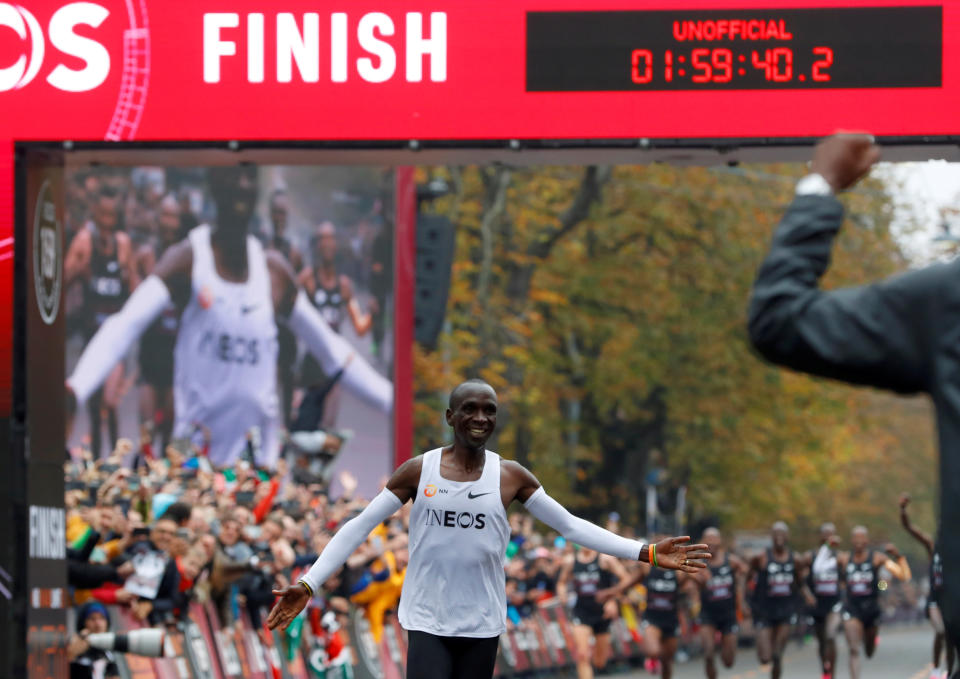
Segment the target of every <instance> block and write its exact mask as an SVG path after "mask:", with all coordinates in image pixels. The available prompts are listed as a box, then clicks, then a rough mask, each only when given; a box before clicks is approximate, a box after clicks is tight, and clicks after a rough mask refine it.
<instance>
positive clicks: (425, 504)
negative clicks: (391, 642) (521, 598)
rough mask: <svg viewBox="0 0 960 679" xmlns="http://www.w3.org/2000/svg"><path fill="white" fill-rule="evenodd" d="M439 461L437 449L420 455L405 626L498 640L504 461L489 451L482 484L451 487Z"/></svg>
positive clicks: (502, 619)
mask: <svg viewBox="0 0 960 679" xmlns="http://www.w3.org/2000/svg"><path fill="white" fill-rule="evenodd" d="M440 454H441V449H439V448H437V449H436V450H431V451H430V452H428V453H424V454H423V467H422V469H421V471H420V484H419V485H418V486H417V495H416V498H415V499H414V502H413V509H412V510H411V512H410V563H409V565H408V566H407V572H406V576H405V577H404V580H403V593H402V595H401V597H400V611H399V616H400V624H401V625H403V627H404V628H405V629H407V630H414V631H418V632H427V633H429V634H436V635H438V636H443V637H475V638H490V637H496V636H499V635H501V634H503V633H504V632H505V631H506V619H507V592H506V578H505V576H504V573H503V565H504V561H505V559H506V552H507V543H508V542H509V540H510V525H509V523H508V522H507V512H506V510H505V509H504V508H503V500H501V499H500V456H499V455H497V454H496V453H494V452H491V451H489V450H488V451H487V452H486V460H485V461H484V465H483V473H482V475H481V476H480V478H479V479H478V480H477V481H448V480H447V479H445V478H442V477H441V476H440Z"/></svg>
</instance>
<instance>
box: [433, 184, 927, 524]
mask: <svg viewBox="0 0 960 679" xmlns="http://www.w3.org/2000/svg"><path fill="white" fill-rule="evenodd" d="M802 171H803V168H801V167H799V166H790V165H781V166H773V167H771V166H765V167H750V168H746V169H728V168H676V167H665V166H638V167H633V166H630V167H627V166H623V167H616V168H612V169H610V168H600V167H591V168H582V167H546V168H515V169H509V168H505V167H469V168H444V167H438V168H421V169H420V170H419V172H420V174H421V178H422V179H425V178H426V177H427V176H441V177H444V178H445V179H447V180H448V181H449V182H451V183H452V185H453V186H454V187H455V191H454V192H453V193H452V194H451V195H450V196H447V197H445V198H443V199H442V200H439V201H437V202H436V203H435V205H434V206H433V209H435V210H436V211H438V212H442V213H445V214H448V215H449V216H450V217H451V218H452V219H453V220H454V222H455V223H456V224H457V225H458V231H457V253H456V260H455V265H454V272H453V282H452V284H451V290H450V301H449V307H448V317H447V330H446V332H445V333H444V334H443V336H442V338H441V341H440V344H439V347H438V349H437V350H436V351H435V352H433V353H429V354H428V353H425V352H423V351H419V350H418V352H417V354H416V356H415V376H416V391H417V403H416V408H415V417H416V437H417V440H416V443H417V446H418V448H419V449H426V448H427V447H429V446H431V445H434V444H436V443H438V442H440V441H443V440H444V439H445V436H446V431H445V428H444V426H443V423H442V419H441V418H440V416H439V415H440V414H441V413H442V411H443V408H444V407H445V400H446V395H447V390H448V389H449V388H451V387H452V386H453V385H454V384H455V383H457V382H458V381H459V380H461V379H466V378H469V377H475V376H479V377H482V378H484V379H486V380H487V381H489V382H490V383H491V384H492V385H493V386H494V387H495V388H496V389H497V391H498V393H499V396H500V400H501V409H502V412H501V421H500V433H499V436H498V439H497V440H496V441H495V442H494V446H493V447H495V448H496V449H498V450H500V451H501V452H502V453H503V454H505V455H507V456H509V457H514V458H515V459H517V460H519V461H521V462H522V463H524V464H528V465H530V466H531V467H532V468H533V469H534V470H535V472H536V474H537V476H538V477H539V478H540V479H541V481H542V482H543V483H544V484H545V485H546V486H547V487H548V488H550V491H551V493H552V494H554V495H555V496H557V497H559V498H560V499H561V500H562V501H564V502H565V503H566V504H567V505H568V506H570V507H571V508H574V509H576V510H577V511H579V512H580V513H581V514H584V515H586V516H593V517H597V516H599V515H600V514H601V512H603V511H608V510H610V509H614V508H615V509H617V510H618V511H620V513H621V514H622V515H623V516H624V517H625V520H626V521H627V522H628V523H630V522H632V523H634V524H635V525H638V526H642V523H641V518H642V513H643V501H642V498H643V493H644V479H645V476H646V474H647V472H648V471H649V470H650V469H651V468H653V467H664V468H665V469H666V470H667V471H668V477H667V479H668V481H667V482H668V484H674V485H678V484H681V483H686V484H687V485H688V487H689V489H690V490H689V506H690V516H691V519H693V520H694V521H696V519H698V518H702V519H704V520H707V519H709V520H710V521H719V522H720V523H721V524H723V525H724V526H725V527H727V528H729V529H764V528H766V527H768V526H769V524H770V523H771V522H772V521H773V520H775V519H776V518H782V519H784V520H787V521H788V522H791V524H792V525H793V526H794V533H795V535H798V537H800V538H803V537H812V535H813V533H814V531H815V530H816V527H817V526H818V525H819V523H821V522H822V521H825V520H833V521H835V522H836V523H837V524H838V527H839V528H841V530H842V529H844V528H845V527H849V526H851V525H853V524H855V523H858V522H866V523H868V524H869V525H871V526H872V527H874V534H875V537H878V538H880V537H890V538H896V539H899V541H900V542H901V543H906V538H905V536H904V535H903V534H902V533H901V532H899V530H898V529H897V528H896V519H897V512H896V499H897V495H898V493H899V491H900V490H901V489H905V490H910V491H911V492H913V493H914V495H915V496H916V497H918V499H919V500H923V499H927V500H929V499H930V490H929V489H930V488H931V487H932V478H933V455H934V444H933V436H932V431H931V426H930V423H929V417H930V414H929V408H928V407H927V405H926V404H925V402H923V401H917V400H904V399H899V398H896V397H893V396H888V395H884V394H878V393H873V392H869V391H865V390H854V389H851V388H849V387H846V386H842V385H838V384H834V383H828V382H824V381H819V380H813V379H810V378H807V377H805V376H800V375H796V374H791V373H787V372H785V371H781V370H778V369H775V368H772V367H770V366H768V365H766V364H765V363H763V362H762V361H761V360H759V359H758V358H757V357H756V356H755V354H753V352H752V350H751V349H750V347H749V344H748V342H747V338H746V308H747V300H748V297H749V291H750V286H751V284H752V281H753V276H754V274H755V272H756V270H757V267H758V266H759V264H760V261H761V259H762V257H763V255H764V254H765V252H766V249H767V246H768V244H769V240H770V237H771V234H772V232H773V230H774V227H775V226H776V223H777V220H778V219H779V216H780V214H781V213H782V211H783V208H784V207H785V206H786V204H787V203H788V202H789V200H790V198H791V195H792V191H793V184H794V181H795V179H796V178H797V177H799V175H800V174H801V173H802ZM846 201H847V202H848V204H849V207H850V212H851V213H852V214H855V215H856V216H857V219H856V222H855V223H854V222H853V221H852V220H848V223H847V226H846V228H844V230H843V231H842V234H841V236H840V238H839V239H838V242H837V245H836V248H835V254H834V261H833V264H832V267H831V271H830V273H829V275H828V276H827V279H826V281H825V284H826V286H828V287H835V286H843V285H852V284H857V283H862V282H865V281H869V280H874V279H876V278H879V277H882V276H885V275H888V274H890V273H892V272H894V271H896V270H899V269H901V268H903V267H904V266H905V262H904V261H903V258H902V256H901V254H900V251H899V249H898V248H897V245H896V243H895V241H894V240H893V238H892V236H891V233H890V222H891V219H892V201H891V200H890V198H889V196H888V195H887V194H886V193H885V192H884V190H883V187H882V186H881V185H879V184H878V183H867V184H865V185H864V186H863V187H862V188H861V189H860V190H858V191H857V192H855V193H852V194H851V195H849V196H848V197H847V198H846ZM924 496H925V498H924ZM917 505H919V506H924V505H923V503H922V502H918V503H917ZM919 506H918V507H917V512H918V514H917V521H918V523H924V519H927V520H928V522H927V523H928V525H929V517H930V516H932V514H931V513H929V512H928V513H927V514H926V516H924V515H923V514H921V513H919ZM926 506H928V507H929V503H927V505H926Z"/></svg>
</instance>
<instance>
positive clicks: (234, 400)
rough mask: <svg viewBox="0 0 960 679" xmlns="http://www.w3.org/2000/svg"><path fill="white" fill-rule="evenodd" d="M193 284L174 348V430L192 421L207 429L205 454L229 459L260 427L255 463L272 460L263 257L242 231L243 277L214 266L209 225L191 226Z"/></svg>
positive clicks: (270, 348)
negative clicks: (224, 274)
mask: <svg viewBox="0 0 960 679" xmlns="http://www.w3.org/2000/svg"><path fill="white" fill-rule="evenodd" d="M189 238H190V245H191V246H192V249H193V270H192V279H193V286H192V291H191V294H190V301H189V303H188V304H187V306H186V308H185V309H184V311H183V316H182V317H181V319H180V331H179V333H178V334H177V343H176V347H175V349H174V380H173V390H174V400H173V402H174V411H175V418H174V435H175V436H184V437H189V436H190V435H191V433H192V432H193V429H194V426H195V423H197V422H200V423H202V424H204V425H205V426H207V427H208V428H209V429H210V436H211V438H210V462H211V463H212V464H213V465H215V466H217V467H223V466H227V465H232V464H233V463H234V462H236V460H237V459H238V457H239V456H240V454H241V453H242V451H243V449H244V448H245V446H246V444H247V435H248V433H249V432H250V431H251V430H252V429H253V428H254V427H257V428H259V430H260V441H261V450H260V455H259V456H258V457H259V459H258V460H257V463H258V464H267V465H268V466H271V465H270V460H275V459H276V448H277V446H278V445H279V444H278V441H277V436H276V423H277V418H278V416H279V406H278V403H277V323H276V319H275V318H274V314H273V298H272V295H271V288H270V276H269V272H268V271H267V260H266V256H265V255H264V253H263V248H262V247H261V246H260V243H259V241H257V239H256V238H254V237H253V236H247V262H248V275H247V280H246V281H245V282H243V283H232V282H229V281H225V280H223V279H222V278H220V276H219V275H218V274H217V269H216V266H215V264H214V261H213V249H212V248H211V247H210V227H209V226H207V225H202V226H198V227H196V228H195V229H193V230H191V231H190V235H189Z"/></svg>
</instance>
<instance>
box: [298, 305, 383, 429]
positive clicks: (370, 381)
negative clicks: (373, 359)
mask: <svg viewBox="0 0 960 679" xmlns="http://www.w3.org/2000/svg"><path fill="white" fill-rule="evenodd" d="M287 326H288V327H289V328H290V330H291V331H292V332H293V333H294V334H295V335H296V336H297V337H299V338H300V339H302V340H303V341H304V342H305V343H306V345H307V349H309V350H310V353H311V354H313V356H314V358H316V359H317V361H319V362H320V367H321V368H323V371H324V372H325V373H326V374H327V375H328V376H333V375H334V374H336V373H337V371H339V370H343V375H342V376H341V377H340V381H341V382H343V384H344V386H345V387H346V388H347V389H348V390H349V391H350V392H352V393H353V394H354V395H355V396H358V397H359V398H361V399H363V400H364V401H366V402H367V403H369V404H370V405H372V406H374V407H375V408H378V409H379V410H380V411H382V412H385V413H390V412H391V411H392V410H393V385H392V384H391V383H390V381H389V380H388V379H386V378H385V377H384V376H383V375H381V374H380V373H378V372H377V371H376V370H374V369H373V367H372V366H371V365H370V364H369V363H367V362H366V360H364V358H363V357H362V356H360V355H359V354H358V353H356V352H355V351H354V350H353V347H351V346H350V344H349V343H348V342H347V341H346V340H345V339H343V337H341V336H340V335H338V334H337V333H335V332H334V331H333V328H331V327H330V326H329V325H328V324H327V321H326V320H325V319H324V318H323V316H321V315H320V312H319V311H317V308H316V307H315V306H313V305H312V304H311V303H310V300H308V299H307V296H306V294H305V293H304V292H303V290H301V291H300V292H299V293H297V299H296V301H295V302H294V304H293V310H292V311H291V312H290V318H288V319H287Z"/></svg>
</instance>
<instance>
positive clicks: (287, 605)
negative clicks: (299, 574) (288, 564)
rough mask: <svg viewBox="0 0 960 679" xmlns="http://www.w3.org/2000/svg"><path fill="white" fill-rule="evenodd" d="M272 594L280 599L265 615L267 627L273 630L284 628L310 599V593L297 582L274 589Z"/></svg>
mask: <svg viewBox="0 0 960 679" xmlns="http://www.w3.org/2000/svg"><path fill="white" fill-rule="evenodd" d="M273 594H274V596H278V597H280V599H279V600H278V601H277V603H276V604H274V606H273V610H271V611H270V615H268V616H267V628H268V629H271V630H273V629H277V628H278V627H279V628H280V629H281V630H285V629H287V626H288V625H289V624H290V623H291V622H292V621H293V619H294V618H295V617H297V616H298V615H299V614H300V611H302V610H303V607H304V606H306V605H307V602H308V601H310V593H309V592H308V591H307V588H306V587H304V586H303V585H301V584H300V583H297V584H295V585H293V586H292V587H284V588H283V589H275V590H273Z"/></svg>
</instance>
